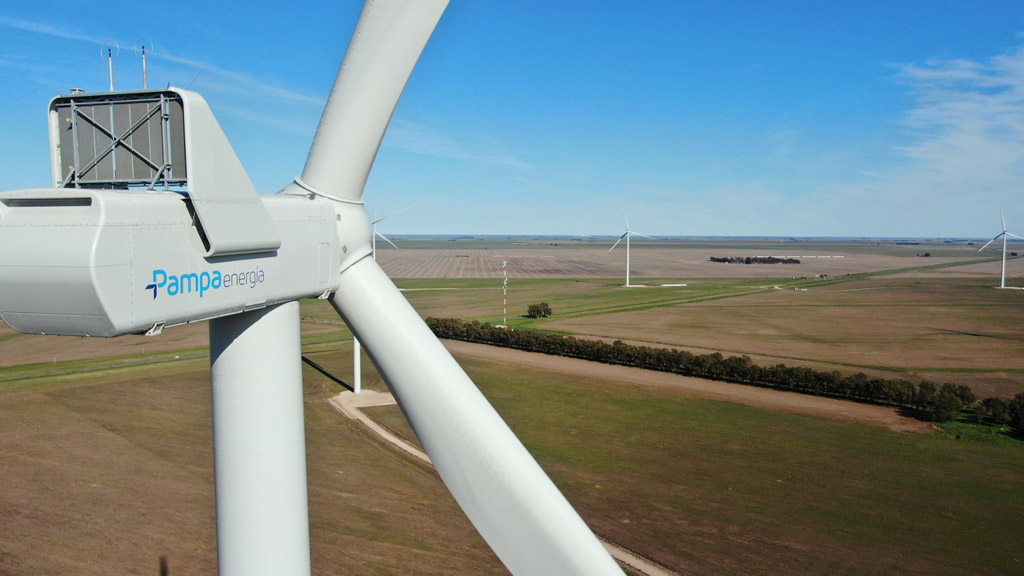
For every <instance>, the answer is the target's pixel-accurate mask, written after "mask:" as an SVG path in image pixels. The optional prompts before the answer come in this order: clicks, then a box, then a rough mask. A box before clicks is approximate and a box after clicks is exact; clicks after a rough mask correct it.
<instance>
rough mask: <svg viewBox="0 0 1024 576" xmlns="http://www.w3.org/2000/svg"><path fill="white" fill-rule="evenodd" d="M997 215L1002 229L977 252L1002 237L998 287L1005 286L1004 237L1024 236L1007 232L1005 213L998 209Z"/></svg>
mask: <svg viewBox="0 0 1024 576" xmlns="http://www.w3.org/2000/svg"><path fill="white" fill-rule="evenodd" d="M999 215H1000V216H1001V217H1002V218H1003V231H1002V232H1000V233H999V234H996V236H995V238H993V239H991V240H989V241H988V242H986V243H985V245H984V246H982V247H981V248H979V249H978V252H981V251H982V250H984V249H985V248H988V245H989V244H991V243H993V242H995V241H996V240H998V239H999V238H1002V239H1003V269H1002V273H1001V274H1000V277H999V287H1000V288H1006V237H1007V236H1013V237H1014V238H1016V239H1018V240H1024V238H1022V237H1020V236H1017V235H1016V234H1012V233H1010V232H1007V231H1006V214H1005V213H1004V212H1003V211H1002V210H1000V211H999Z"/></svg>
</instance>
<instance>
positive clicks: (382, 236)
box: [370, 198, 430, 262]
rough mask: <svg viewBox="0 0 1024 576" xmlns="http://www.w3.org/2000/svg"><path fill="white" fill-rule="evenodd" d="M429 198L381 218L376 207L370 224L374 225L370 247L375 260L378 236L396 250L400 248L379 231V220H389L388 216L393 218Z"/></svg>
mask: <svg viewBox="0 0 1024 576" xmlns="http://www.w3.org/2000/svg"><path fill="white" fill-rule="evenodd" d="M427 200H430V198H424V199H423V200H420V201H419V202H413V203H412V204H409V205H408V206H406V207H405V208H399V209H398V210H395V211H394V212H392V213H391V214H388V215H387V216H381V217H380V218H377V213H376V212H377V210H376V209H374V214H373V222H371V223H370V225H371V226H372V227H373V235H372V236H371V239H372V240H371V244H372V245H371V248H370V249H371V250H372V251H373V261H374V262H376V261H377V237H378V236H380V239H381V240H383V241H385V242H387V243H388V244H391V246H393V247H394V248H395V250H398V246H395V243H394V242H392V241H391V240H388V237H387V236H385V235H383V234H381V233H380V232H378V231H377V223H378V222H383V221H384V220H387V219H388V218H391V217H392V216H394V215H395V214H398V213H399V212H405V211H406V210H408V209H410V208H413V207H416V206H419V205H420V204H423V203H424V202H426V201H427Z"/></svg>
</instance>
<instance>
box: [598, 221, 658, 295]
mask: <svg viewBox="0 0 1024 576" xmlns="http://www.w3.org/2000/svg"><path fill="white" fill-rule="evenodd" d="M622 219H623V220H625V221H626V231H625V232H623V233H622V236H619V239H618V240H616V241H615V244H612V247H611V248H609V249H608V252H611V251H612V250H615V247H616V246H618V245H619V242H622V239H623V238H625V239H626V288H629V286H630V285H629V237H630V236H643V237H644V238H651V237H650V236H648V235H646V234H641V233H639V232H634V231H632V230H630V229H629V218H626V209H625V208H623V209H622ZM651 240H654V238H651Z"/></svg>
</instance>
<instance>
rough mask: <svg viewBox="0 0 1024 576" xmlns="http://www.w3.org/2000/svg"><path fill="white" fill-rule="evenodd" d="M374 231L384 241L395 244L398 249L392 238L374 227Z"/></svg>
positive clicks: (396, 248)
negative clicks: (389, 238)
mask: <svg viewBox="0 0 1024 576" xmlns="http://www.w3.org/2000/svg"><path fill="white" fill-rule="evenodd" d="M373 233H374V234H376V235H377V236H379V237H380V239H381V240H383V241H385V242H387V243H388V244H391V245H392V246H394V247H395V250H398V246H395V243H394V242H392V241H391V240H388V237H387V236H385V235H383V234H381V233H380V232H378V231H377V229H376V228H374V229H373Z"/></svg>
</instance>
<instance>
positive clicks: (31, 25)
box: [0, 16, 103, 44]
mask: <svg viewBox="0 0 1024 576" xmlns="http://www.w3.org/2000/svg"><path fill="white" fill-rule="evenodd" d="M0 27H3V28H14V29H17V30H24V31H25V32H34V33H36V34H44V35H46V36H53V37H55V38H64V39H67V40H80V41H82V42H92V43H95V44H103V40H100V39H97V38H95V37H93V36H89V35H87V34H83V33H81V32H77V31H71V30H62V29H59V28H56V27H54V26H51V25H49V24H43V23H40V22H29V21H28V20H20V19H18V18H10V17H8V16H0Z"/></svg>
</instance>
